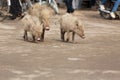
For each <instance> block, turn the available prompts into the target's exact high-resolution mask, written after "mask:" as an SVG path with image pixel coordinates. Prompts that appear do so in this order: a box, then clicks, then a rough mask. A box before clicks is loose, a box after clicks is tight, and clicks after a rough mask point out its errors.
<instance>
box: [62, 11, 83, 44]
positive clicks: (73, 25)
mask: <svg viewBox="0 0 120 80" xmlns="http://www.w3.org/2000/svg"><path fill="white" fill-rule="evenodd" d="M60 30H61V39H62V40H63V41H65V39H64V35H65V33H66V32H67V40H66V41H67V42H68V41H69V39H70V32H72V41H74V35H75V34H77V35H79V36H80V37H81V38H85V35H84V25H83V24H82V22H81V21H80V20H79V19H77V17H75V16H73V15H72V14H68V13H66V14H65V15H63V16H62V17H61V19H60Z"/></svg>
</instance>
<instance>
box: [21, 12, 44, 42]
mask: <svg viewBox="0 0 120 80" xmlns="http://www.w3.org/2000/svg"><path fill="white" fill-rule="evenodd" d="M21 21H22V24H23V27H24V36H23V37H24V40H28V35H27V32H30V33H31V35H32V37H33V41H34V42H35V41H36V40H40V39H41V37H42V34H43V24H42V23H41V22H39V18H38V17H36V16H31V15H29V14H27V15H25V16H24V17H23V18H22V20H21Z"/></svg>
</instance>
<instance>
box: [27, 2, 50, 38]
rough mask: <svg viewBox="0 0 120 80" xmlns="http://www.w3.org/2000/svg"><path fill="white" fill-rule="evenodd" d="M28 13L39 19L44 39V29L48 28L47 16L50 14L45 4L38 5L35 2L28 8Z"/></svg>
mask: <svg viewBox="0 0 120 80" xmlns="http://www.w3.org/2000/svg"><path fill="white" fill-rule="evenodd" d="M28 13H29V14H30V15H32V16H37V17H38V18H39V21H40V22H41V23H43V34H42V40H44V34H45V30H49V29H50V25H49V18H50V16H51V11H50V10H49V8H48V6H47V5H40V4H38V3H36V4H34V5H33V6H32V7H31V8H30V9H29V10H28Z"/></svg>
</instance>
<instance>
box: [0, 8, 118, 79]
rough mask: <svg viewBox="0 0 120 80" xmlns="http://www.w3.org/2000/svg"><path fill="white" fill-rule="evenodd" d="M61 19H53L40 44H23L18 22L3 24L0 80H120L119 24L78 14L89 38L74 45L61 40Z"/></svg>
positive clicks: (86, 12)
mask: <svg viewBox="0 0 120 80" xmlns="http://www.w3.org/2000/svg"><path fill="white" fill-rule="evenodd" d="M60 12H61V15H62V14H64V13H65V12H66V11H65V10H63V9H62V10H61V11H60ZM61 15H55V16H53V17H52V18H51V20H50V21H51V22H50V23H51V30H50V31H47V32H46V34H45V41H44V42H40V43H32V42H26V41H24V40H23V38H22V36H23V29H22V26H21V23H20V21H19V20H13V21H12V20H5V21H4V22H0V80H119V79H120V20H105V19H103V18H101V17H100V15H99V13H98V12H97V11H89V10H80V11H76V12H75V13H74V15H76V16H78V17H79V18H80V19H81V20H82V21H83V23H84V24H85V35H86V38H85V39H81V38H80V37H79V36H77V35H76V39H75V43H71V42H70V43H65V42H62V41H61V40H60V30H59V27H60V25H59V22H58V21H59V18H60V16H61ZM0 19H1V18H0ZM30 40H31V39H30Z"/></svg>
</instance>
